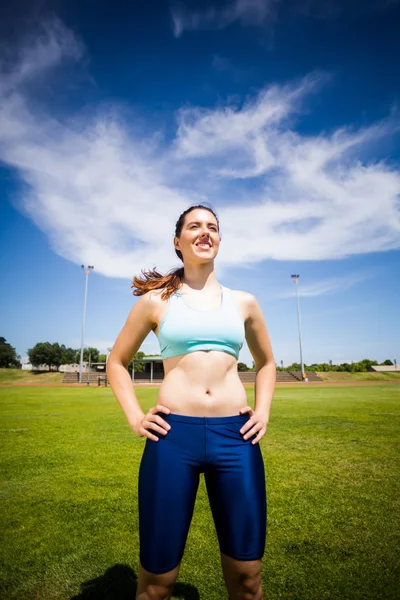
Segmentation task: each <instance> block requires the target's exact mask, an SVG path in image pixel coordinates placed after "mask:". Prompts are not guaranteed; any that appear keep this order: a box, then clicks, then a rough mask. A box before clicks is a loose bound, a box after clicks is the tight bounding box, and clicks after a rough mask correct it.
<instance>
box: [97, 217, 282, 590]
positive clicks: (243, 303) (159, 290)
mask: <svg viewBox="0 0 400 600" xmlns="http://www.w3.org/2000/svg"><path fill="white" fill-rule="evenodd" d="M220 242H221V237H220V230H219V221H218V218H217V216H216V214H215V212H214V211H213V210H212V209H211V208H209V207H207V206H204V205H196V206H191V207H189V208H188V209H187V210H186V211H184V212H183V213H182V214H181V216H180V217H179V219H178V221H177V223H176V228H175V237H174V246H175V252H176V254H177V256H178V257H179V258H180V259H181V260H182V262H183V267H182V268H180V269H177V270H174V271H172V272H170V273H168V274H167V275H165V276H163V275H161V274H160V273H159V272H157V271H156V270H155V269H154V270H153V271H148V272H144V271H142V273H143V275H144V277H143V278H137V277H135V278H134V280H133V284H134V285H133V286H132V287H134V288H135V289H134V292H133V293H134V295H137V296H141V298H140V299H139V300H138V301H137V302H136V304H135V306H134V307H133V308H132V310H131V312H130V314H129V316H128V318H127V321H126V323H125V325H124V327H123V329H122V331H121V332H120V334H119V336H118V339H117V340H116V342H115V345H114V347H113V349H112V352H111V354H110V356H109V358H108V362H107V375H108V378H109V381H110V384H111V387H112V390H113V392H114V394H115V396H116V398H117V400H118V402H119V404H120V405H121V407H122V409H123V411H124V413H125V415H126V418H127V420H128V423H129V425H130V427H131V429H132V430H133V432H134V433H135V434H136V435H137V436H145V437H146V438H147V439H146V443H145V447H144V451H143V455H142V460H141V464H140V468H139V485H138V500H139V539H140V565H139V573H138V588H137V593H136V600H168V599H169V598H171V595H172V591H173V586H174V583H175V581H176V579H177V577H178V573H179V566H180V562H181V559H182V556H183V553H184V548H185V543H186V538H187V535H188V531H189V526H190V522H191V519H192V514H193V508H194V504H195V499H196V493H197V488H198V484H199V477H200V473H204V478H205V483H206V488H207V493H208V497H209V502H210V507H211V511H212V516H213V519H214V523H215V528H216V533H217V536H218V542H219V548H220V551H221V564H222V571H223V576H224V581H225V585H226V588H227V591H228V595H229V599H230V600H234V599H235V600H240V599H243V600H244V599H246V600H262V598H263V593H262V585H261V571H262V568H261V560H262V557H263V554H264V549H265V539H266V516H267V514H266V513H267V504H266V487H265V473H264V462H263V458H262V454H261V450H260V445H259V442H260V440H261V439H262V437H263V436H264V435H265V433H266V428H267V423H268V420H269V413H270V407H271V402H272V397H273V393H274V388H275V377H276V373H275V360H274V357H273V353H272V349H271V344H270V340H269V336H268V332H267V328H266V325H265V321H264V317H263V314H262V311H261V308H260V306H259V304H258V302H257V300H256V299H255V297H254V296H253V295H252V294H250V293H247V292H244V291H236V290H235V291H233V290H231V289H229V288H227V287H225V286H223V285H221V284H220V283H219V282H218V281H217V279H216V276H215V272H214V260H215V258H216V256H217V254H218V249H219V245H220ZM238 243H239V242H238ZM150 331H154V332H155V334H156V335H157V337H158V339H159V343H160V349H161V355H162V357H163V364H164V379H163V382H162V384H161V387H160V390H159V394H158V399H157V405H156V406H154V407H152V408H151V409H150V410H149V411H148V412H147V413H146V414H144V412H143V410H142V408H141V407H140V405H139V403H138V401H137V398H136V395H135V392H134V389H133V386H132V382H131V379H130V376H129V373H128V370H127V365H128V364H129V362H130V360H131V359H132V357H133V356H134V355H135V354H136V352H137V351H138V350H139V348H140V346H141V344H142V343H143V341H144V339H145V338H146V337H147V335H148V334H149V332H150ZM244 340H246V342H247V344H248V347H249V350H250V352H251V354H252V356H253V358H254V363H255V368H256V383H255V392H254V396H255V398H254V400H255V403H254V410H253V409H252V408H251V407H250V406H248V405H247V397H246V391H245V389H244V387H243V384H242V382H241V380H240V378H239V376H238V368H237V360H238V356H239V351H240V349H241V347H242V345H243V343H244Z"/></svg>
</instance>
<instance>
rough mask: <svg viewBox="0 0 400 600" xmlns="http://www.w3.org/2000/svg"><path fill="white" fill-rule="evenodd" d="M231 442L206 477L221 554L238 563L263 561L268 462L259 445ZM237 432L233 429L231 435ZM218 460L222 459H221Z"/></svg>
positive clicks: (228, 442) (221, 448) (239, 436)
mask: <svg viewBox="0 0 400 600" xmlns="http://www.w3.org/2000/svg"><path fill="white" fill-rule="evenodd" d="M235 425H237V429H238V431H237V444H236V443H235V444H233V443H232V439H229V438H227V440H228V441H227V446H226V448H225V449H224V448H223V446H220V449H219V454H220V457H219V460H217V461H216V462H215V464H214V466H213V467H212V468H210V469H208V470H207V471H206V473H205V480H206V486H207V492H208V496H209V500H210V506H211V510H212V514H213V518H214V522H215V528H216V531H217V535H218V541H219V546H220V550H221V552H222V553H223V554H225V555H226V556H228V557H231V558H234V559H236V560H243V561H250V560H259V559H261V558H262V556H263V554H264V549H265V538H266V522H267V498H266V487H265V471H264V461H263V457H262V454H261V449H260V445H259V444H254V445H253V444H252V443H251V440H252V439H254V437H255V436H253V438H250V439H249V440H243V437H242V435H241V433H240V432H239V428H240V424H235ZM232 431H233V430H232V429H231V432H232ZM217 458H218V457H217Z"/></svg>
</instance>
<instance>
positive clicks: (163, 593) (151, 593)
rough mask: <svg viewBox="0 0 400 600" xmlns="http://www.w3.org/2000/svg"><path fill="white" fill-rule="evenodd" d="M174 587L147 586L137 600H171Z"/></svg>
mask: <svg viewBox="0 0 400 600" xmlns="http://www.w3.org/2000/svg"><path fill="white" fill-rule="evenodd" d="M173 587H174V585H173V584H170V585H169V584H165V583H163V584H155V583H151V584H149V585H147V586H145V589H143V590H142V592H141V593H139V594H138V595H137V596H136V598H137V599H138V600H142V599H143V600H169V598H171V594H172V589H173Z"/></svg>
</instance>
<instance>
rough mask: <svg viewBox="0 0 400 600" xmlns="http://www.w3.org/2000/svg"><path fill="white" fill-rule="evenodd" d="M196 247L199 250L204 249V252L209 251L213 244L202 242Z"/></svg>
mask: <svg viewBox="0 0 400 600" xmlns="http://www.w3.org/2000/svg"><path fill="white" fill-rule="evenodd" d="M196 246H198V247H199V248H202V249H203V250H209V249H210V248H211V244H208V243H207V242H205V243H202V242H200V243H199V244H196Z"/></svg>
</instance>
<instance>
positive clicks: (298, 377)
mask: <svg viewBox="0 0 400 600" xmlns="http://www.w3.org/2000/svg"><path fill="white" fill-rule="evenodd" d="M290 373H291V375H293V377H294V378H295V379H296V380H297V381H301V380H302V377H301V371H290ZM306 375H307V379H308V381H322V379H321V377H318V375H317V374H316V373H315V372H314V371H306Z"/></svg>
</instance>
